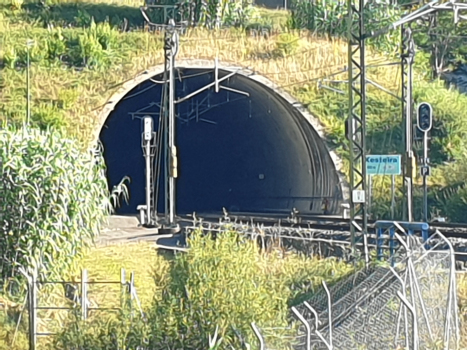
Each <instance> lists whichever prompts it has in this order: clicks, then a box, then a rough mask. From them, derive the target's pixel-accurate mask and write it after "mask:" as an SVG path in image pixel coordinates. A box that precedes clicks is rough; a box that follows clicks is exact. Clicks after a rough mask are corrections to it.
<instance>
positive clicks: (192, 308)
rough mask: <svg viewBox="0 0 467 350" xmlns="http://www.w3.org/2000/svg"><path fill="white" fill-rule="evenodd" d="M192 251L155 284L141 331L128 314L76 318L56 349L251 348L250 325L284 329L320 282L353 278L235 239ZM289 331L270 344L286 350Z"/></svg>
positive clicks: (196, 242)
mask: <svg viewBox="0 0 467 350" xmlns="http://www.w3.org/2000/svg"><path fill="white" fill-rule="evenodd" d="M189 245H190V250H189V252H187V253H183V254H181V255H176V256H175V259H174V260H171V261H170V270H169V271H166V272H165V274H164V275H161V276H159V275H155V276H154V277H155V283H156V286H157V287H161V286H162V292H161V294H160V295H159V293H157V295H155V297H154V302H153V304H152V306H151V307H150V308H149V309H148V310H146V311H147V312H146V316H147V322H146V323H145V322H142V321H141V319H140V316H139V313H137V312H135V311H134V314H133V315H134V316H133V317H131V313H130V312H129V310H128V309H125V311H124V312H121V313H119V314H118V315H117V317H112V316H108V317H107V316H105V317H104V316H102V314H99V316H98V317H92V318H91V319H90V320H88V321H87V322H81V321H80V317H79V314H78V313H77V314H76V315H74V316H73V317H72V318H71V319H70V320H69V323H68V327H67V329H66V330H63V331H62V332H60V334H59V336H58V337H56V338H55V340H54V349H65V348H70V347H71V346H76V348H77V349H86V350H107V349H123V348H124V349H136V348H137V347H138V346H142V347H143V348H148V349H155V350H158V349H160V350H162V349H186V350H190V349H212V350H214V349H219V350H220V349H232V347H233V348H235V349H242V348H244V345H242V344H244V343H245V342H246V343H248V344H250V345H251V346H252V348H253V347H254V346H256V344H254V343H255V339H256V338H255V337H254V335H253V334H252V331H251V327H250V324H251V322H253V321H254V322H255V323H256V324H258V325H259V326H260V327H267V326H274V327H280V326H287V325H288V324H289V322H290V321H291V320H290V319H289V316H290V310H289V306H290V305H296V304H298V303H300V302H301V301H302V300H304V299H305V298H307V297H309V295H310V294H312V293H314V291H315V290H316V288H317V287H318V286H320V285H321V281H322V280H326V281H327V282H329V283H332V282H333V281H336V280H339V279H340V278H342V277H343V276H345V275H347V274H348V273H349V272H351V271H352V270H353V267H352V266H350V265H348V264H346V263H344V262H339V261H337V260H336V259H317V258H308V257H305V256H298V255H295V254H290V255H288V256H285V257H280V256H279V255H278V254H276V253H269V254H264V253H262V252H260V250H259V247H258V245H257V244H256V243H255V242H253V241H251V240H249V239H245V238H242V237H241V236H239V235H238V234H237V233H235V232H225V233H223V234H222V235H218V236H217V237H215V238H214V237H213V236H211V235H203V234H201V233H200V232H195V233H194V234H193V235H192V236H191V237H190V238H189ZM127 305H128V304H127ZM294 327H295V325H293V326H292V328H293V329H291V330H283V331H278V332H277V334H276V335H277V336H278V337H277V338H276V337H274V339H268V344H269V345H270V346H274V347H275V348H278V349H284V350H285V349H287V345H289V342H288V341H287V340H285V336H287V335H291V334H295V333H294V332H295V329H294ZM216 335H217V336H216ZM240 335H241V337H242V339H241V338H240Z"/></svg>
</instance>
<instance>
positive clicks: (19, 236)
mask: <svg viewBox="0 0 467 350" xmlns="http://www.w3.org/2000/svg"><path fill="white" fill-rule="evenodd" d="M0 134H1V137H0V159H1V161H2V164H3V167H2V168H1V170H0V173H1V178H0V198H2V200H1V201H0V230H1V232H2V235H3V237H4V238H3V239H2V240H1V241H0V256H1V261H2V262H1V265H0V278H1V280H2V281H8V280H11V279H14V280H16V281H18V282H21V280H22V278H21V274H19V272H20V270H25V271H31V270H33V269H37V270H38V272H39V274H40V276H41V277H48V278H53V277H58V276H59V275H63V273H64V270H66V269H67V268H69V267H71V266H72V265H73V261H74V258H75V257H76V256H79V255H80V254H81V253H82V251H83V249H84V248H85V247H87V246H88V245H89V244H90V243H91V242H92V240H93V239H94V237H95V236H96V234H97V233H98V229H99V224H100V223H101V221H102V220H103V218H104V216H105V215H106V214H107V213H108V210H109V209H110V206H109V200H108V190H107V183H106V179H105V174H104V167H103V158H102V157H101V155H100V153H99V152H82V151H81V150H80V145H79V144H77V142H74V141H71V140H67V139H63V138H61V136H60V135H59V134H58V133H56V132H53V131H39V130H35V129H24V130H18V131H16V130H2V131H0Z"/></svg>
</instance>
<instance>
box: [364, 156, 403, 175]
mask: <svg viewBox="0 0 467 350" xmlns="http://www.w3.org/2000/svg"><path fill="white" fill-rule="evenodd" d="M401 168H402V167H401V156H400V155H386V156H376V155H371V156H366V173H367V175H400V174H401Z"/></svg>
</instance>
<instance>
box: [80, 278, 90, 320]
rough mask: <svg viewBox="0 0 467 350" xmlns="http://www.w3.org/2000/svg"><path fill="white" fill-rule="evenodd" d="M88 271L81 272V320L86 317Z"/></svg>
mask: <svg viewBox="0 0 467 350" xmlns="http://www.w3.org/2000/svg"><path fill="white" fill-rule="evenodd" d="M87 287H88V270H86V269H82V270H81V315H82V318H83V320H86V319H87V317H88V288H87Z"/></svg>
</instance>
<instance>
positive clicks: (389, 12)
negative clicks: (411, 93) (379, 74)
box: [289, 0, 403, 54]
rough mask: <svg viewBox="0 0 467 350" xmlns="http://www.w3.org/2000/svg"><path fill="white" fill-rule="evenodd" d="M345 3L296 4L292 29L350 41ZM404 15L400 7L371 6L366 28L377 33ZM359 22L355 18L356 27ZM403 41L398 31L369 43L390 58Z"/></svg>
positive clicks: (367, 9)
mask: <svg viewBox="0 0 467 350" xmlns="http://www.w3.org/2000/svg"><path fill="white" fill-rule="evenodd" d="M346 6H347V3H346V2H345V1H336V0H334V1H323V2H314V3H313V2H311V1H307V0H293V1H292V3H291V8H292V16H291V19H290V22H289V25H290V26H291V27H292V28H295V29H308V30H310V31H312V32H314V33H317V34H321V35H329V36H336V37H343V38H347V37H348V16H347V11H346V10H344V9H346ZM402 14H403V13H402V11H401V10H400V9H399V7H398V6H396V5H390V4H388V3H385V2H369V3H367V5H366V6H365V18H366V19H367V21H366V23H365V28H366V31H367V32H372V31H377V30H379V29H381V28H384V27H385V26H389V25H390V24H392V23H394V22H395V21H397V20H399V19H400V17H401V15H402ZM358 20H359V19H358V18H357V17H355V18H353V21H354V22H355V23H356V22H357V21H358ZM399 41H400V33H399V32H398V31H396V30H393V31H391V32H389V33H388V34H386V35H382V36H379V37H377V38H375V39H370V40H368V43H369V44H370V45H373V46H375V47H376V48H377V49H379V50H381V51H382V52H384V53H386V54H394V53H395V52H396V50H397V44H398V42H399Z"/></svg>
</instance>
